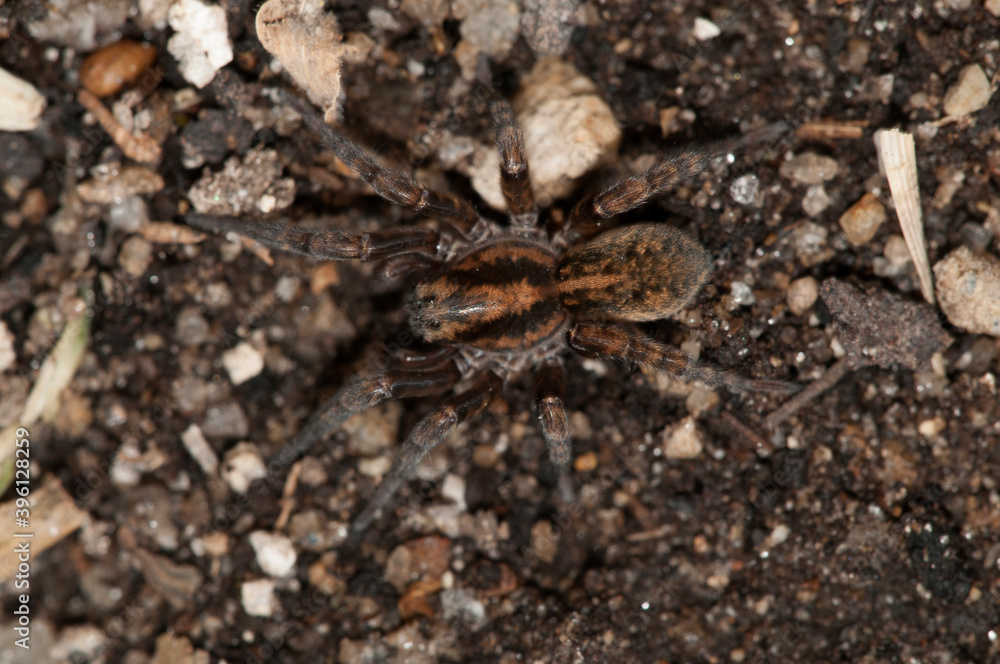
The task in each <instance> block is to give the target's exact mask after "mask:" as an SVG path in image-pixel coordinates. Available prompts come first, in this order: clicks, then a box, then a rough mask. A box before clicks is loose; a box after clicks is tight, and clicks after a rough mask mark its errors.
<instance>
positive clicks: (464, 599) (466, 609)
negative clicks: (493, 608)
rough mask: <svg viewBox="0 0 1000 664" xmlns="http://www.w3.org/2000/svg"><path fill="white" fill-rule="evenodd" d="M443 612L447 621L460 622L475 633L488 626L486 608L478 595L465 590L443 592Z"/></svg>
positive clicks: (456, 589)
mask: <svg viewBox="0 0 1000 664" xmlns="http://www.w3.org/2000/svg"><path fill="white" fill-rule="evenodd" d="M441 612H442V613H443V614H444V619H445V620H452V619H455V620H458V621H460V624H461V625H462V626H463V627H465V628H468V629H469V630H471V631H473V632H475V631H478V630H480V629H482V628H483V627H484V626H485V625H486V622H487V620H486V607H485V606H483V603H482V602H480V601H479V600H478V599H476V594H475V593H474V592H472V591H471V590H466V589H465V588H450V589H448V590H444V591H442V592H441Z"/></svg>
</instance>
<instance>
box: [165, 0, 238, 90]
mask: <svg viewBox="0 0 1000 664" xmlns="http://www.w3.org/2000/svg"><path fill="white" fill-rule="evenodd" d="M167 20H168V21H169V22H170V27H171V28H173V29H174V31H175V32H174V35H173V36H172V37H170V39H169V41H167V50H168V51H169V52H170V55H172V56H174V58H175V59H176V60H177V61H178V65H177V69H178V71H180V73H181V76H183V77H184V78H185V79H186V80H188V81H190V82H191V83H193V84H194V85H196V86H197V87H199V88H203V87H205V86H206V85H208V84H209V83H211V82H212V79H213V78H215V73H216V72H217V71H219V70H220V69H222V68H223V67H225V66H226V65H227V64H229V63H230V62H232V60H233V47H232V45H230V43H229V27H228V24H227V23H226V10H225V8H224V7H221V6H218V5H208V4H205V3H203V2H201V0H177V1H176V2H174V4H172V5H171V6H170V11H169V12H168V14H167Z"/></svg>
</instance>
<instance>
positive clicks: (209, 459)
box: [181, 424, 219, 475]
mask: <svg viewBox="0 0 1000 664" xmlns="http://www.w3.org/2000/svg"><path fill="white" fill-rule="evenodd" d="M181 443H182V444H183V445H184V449H186V450H187V451H188V454H190V455H191V458H193V459H194V460H195V461H196V462H197V464H198V466H199V467H200V468H201V470H202V472H204V473H205V474H206V475H212V474H214V473H215V471H216V470H218V468H219V457H217V456H216V455H215V450H213V449H212V446H211V445H209V444H208V441H207V440H205V436H204V434H202V432H201V429H200V428H199V427H198V425H197V424H192V425H191V426H189V427H188V428H187V429H185V430H184V432H183V433H181Z"/></svg>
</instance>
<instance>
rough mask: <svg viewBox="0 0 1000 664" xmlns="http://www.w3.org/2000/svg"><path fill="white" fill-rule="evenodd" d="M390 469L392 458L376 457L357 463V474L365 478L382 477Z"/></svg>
mask: <svg viewBox="0 0 1000 664" xmlns="http://www.w3.org/2000/svg"><path fill="white" fill-rule="evenodd" d="M391 467H392V457H388V456H377V457H372V458H370V459H361V461H358V472H359V473H361V474H362V475H364V476H365V477H383V476H384V475H385V474H386V473H388V472H389V468H391Z"/></svg>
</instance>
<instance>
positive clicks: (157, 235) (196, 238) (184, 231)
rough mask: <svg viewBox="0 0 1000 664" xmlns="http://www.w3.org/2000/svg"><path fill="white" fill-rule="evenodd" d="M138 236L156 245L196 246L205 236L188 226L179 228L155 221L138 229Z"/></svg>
mask: <svg viewBox="0 0 1000 664" xmlns="http://www.w3.org/2000/svg"><path fill="white" fill-rule="evenodd" d="M139 234H140V235H142V236H143V237H144V238H146V239H147V240H149V241H150V242H155V243H157V244H198V243H199V242H202V241H204V240H205V238H206V237H208V236H207V235H205V234H204V233H202V232H201V231H198V230H195V229H193V228H191V227H190V226H181V225H180V224H174V223H171V222H169V221H155V222H153V223H150V224H147V225H146V226H143V227H142V228H140V229H139Z"/></svg>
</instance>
